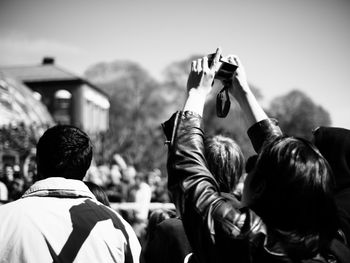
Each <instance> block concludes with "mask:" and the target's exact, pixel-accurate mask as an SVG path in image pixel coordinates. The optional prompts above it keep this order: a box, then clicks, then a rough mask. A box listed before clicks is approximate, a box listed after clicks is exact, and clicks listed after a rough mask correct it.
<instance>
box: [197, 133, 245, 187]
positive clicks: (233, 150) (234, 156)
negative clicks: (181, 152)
mask: <svg viewBox="0 0 350 263" xmlns="http://www.w3.org/2000/svg"><path fill="white" fill-rule="evenodd" d="M204 148H205V151H204V152H205V158H206V160H207V163H208V169H209V171H210V172H211V173H212V174H213V175H214V176H215V179H216V180H217V182H218V184H219V188H220V191H221V192H226V193H232V192H233V190H234V189H235V187H236V185H237V183H238V180H239V178H240V177H241V175H242V173H243V169H244V165H245V160H244V156H243V153H242V151H241V148H240V147H239V146H238V144H237V143H236V142H235V141H234V140H233V139H231V138H229V137H226V136H222V135H215V136H212V137H208V138H206V139H205V141H204Z"/></svg>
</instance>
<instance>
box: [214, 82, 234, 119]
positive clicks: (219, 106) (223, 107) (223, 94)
mask: <svg viewBox="0 0 350 263" xmlns="http://www.w3.org/2000/svg"><path fill="white" fill-rule="evenodd" d="M228 88H229V85H227V84H225V85H224V87H223V88H222V90H221V91H220V92H219V93H218V95H217V96H216V115H217V116H218V117H219V118H225V117H226V116H227V114H228V112H229V111H230V106H231V101H230V96H229V94H228Z"/></svg>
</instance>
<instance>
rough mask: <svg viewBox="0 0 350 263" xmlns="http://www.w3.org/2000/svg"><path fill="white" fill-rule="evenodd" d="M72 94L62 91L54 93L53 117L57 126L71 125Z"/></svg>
mask: <svg viewBox="0 0 350 263" xmlns="http://www.w3.org/2000/svg"><path fill="white" fill-rule="evenodd" d="M71 105H72V94H71V93H70V92H69V91H67V90H64V89H61V90H58V91H56V92H55V100H54V112H53V117H54V119H55V121H56V122H57V123H59V124H71V114H70V113H71Z"/></svg>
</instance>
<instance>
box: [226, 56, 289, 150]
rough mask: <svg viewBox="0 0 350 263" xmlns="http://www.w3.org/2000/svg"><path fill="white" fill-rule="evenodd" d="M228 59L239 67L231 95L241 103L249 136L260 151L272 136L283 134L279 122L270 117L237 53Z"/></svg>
mask: <svg viewBox="0 0 350 263" xmlns="http://www.w3.org/2000/svg"><path fill="white" fill-rule="evenodd" d="M228 60H229V61H231V62H233V63H235V64H236V65H237V66H238V68H237V70H236V72H235V74H234V77H233V80H232V86H231V87H230V88H229V92H230V93H231V95H232V96H233V97H234V98H235V99H236V100H237V102H238V104H239V105H240V107H241V109H242V112H243V114H244V117H245V119H246V121H247V125H248V128H249V129H248V136H249V138H250V140H251V142H252V144H253V147H254V149H255V151H256V152H259V151H260V149H261V147H262V145H263V143H264V142H265V141H266V140H269V139H270V138H272V137H275V136H280V135H282V132H281V130H280V128H279V127H278V122H277V120H275V119H270V118H269V117H268V116H267V115H266V113H265V111H264V110H263V108H262V107H261V106H260V104H259V102H258V101H257V99H256V98H255V96H254V94H253V92H252V91H251V89H250V87H249V84H248V81H247V77H246V72H245V70H244V67H243V64H242V63H241V61H240V59H239V58H238V57H237V56H235V55H230V56H228Z"/></svg>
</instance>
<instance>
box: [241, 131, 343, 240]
mask: <svg viewBox="0 0 350 263" xmlns="http://www.w3.org/2000/svg"><path fill="white" fill-rule="evenodd" d="M249 176H251V180H250V182H249V188H250V189H251V191H252V192H253V195H254V198H253V199H252V202H251V205H250V207H251V208H252V209H253V210H254V211H255V212H256V213H257V214H258V215H260V216H261V218H262V219H263V221H264V222H265V223H266V225H267V226H268V227H269V226H272V227H273V228H276V229H279V230H282V231H293V232H296V233H299V234H301V235H304V236H305V235H308V234H312V233H318V234H320V235H321V236H328V237H329V236H332V235H333V234H334V233H335V231H336V230H337V219H336V207H335V204H334V200H333V194H332V193H333V181H332V171H331V169H330V167H329V164H328V162H327V161H326V159H325V158H324V157H323V156H322V155H321V153H320V152H319V151H318V150H317V148H316V147H315V146H313V145H312V144H311V143H310V142H308V141H306V140H303V139H299V138H294V137H285V136H283V137H278V138H276V139H274V140H273V141H272V142H269V143H267V144H265V146H264V147H263V149H262V151H261V152H260V154H259V156H258V159H257V162H256V165H255V167H254V169H253V171H252V174H251V175H249ZM246 187H248V185H246Z"/></svg>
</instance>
